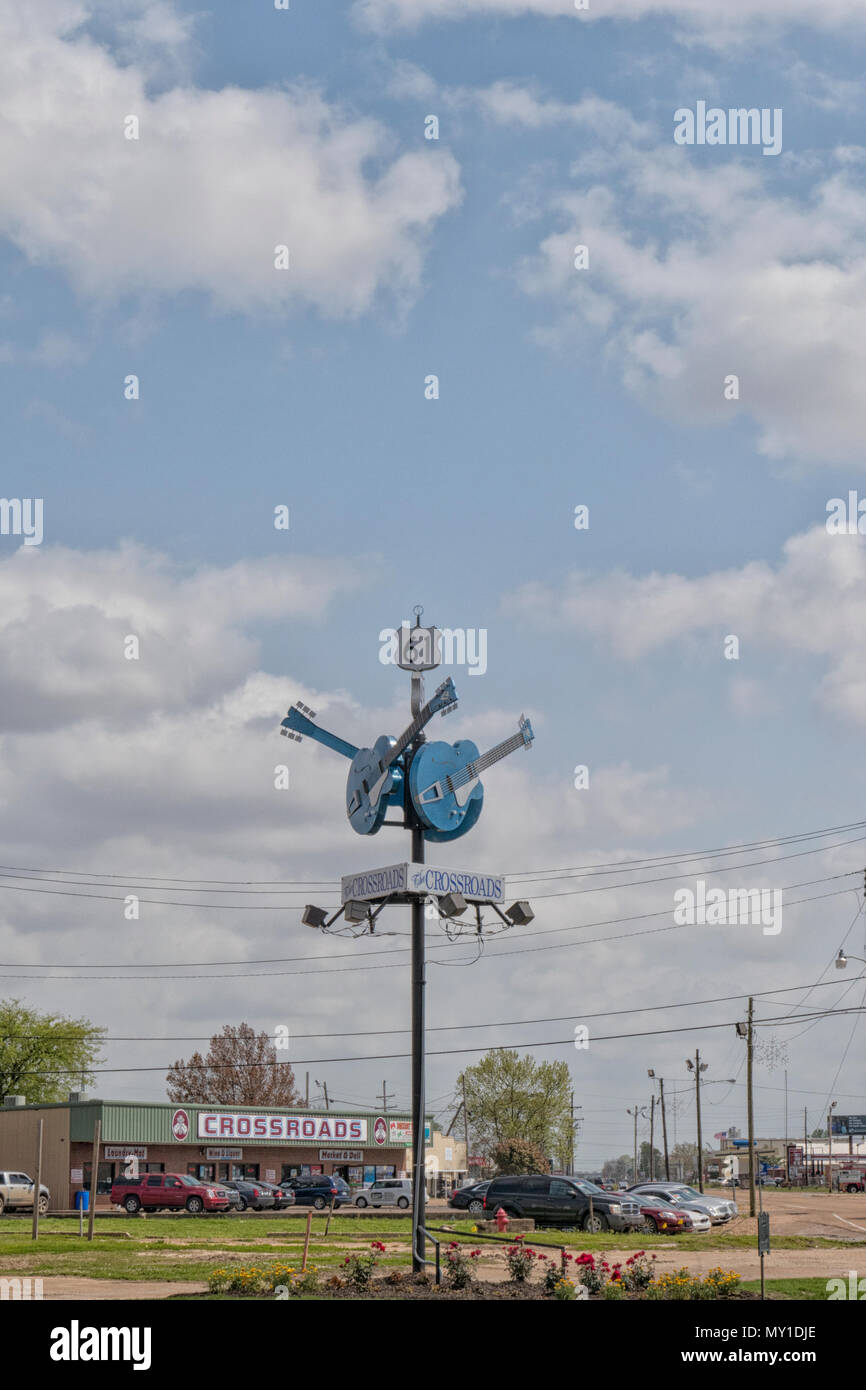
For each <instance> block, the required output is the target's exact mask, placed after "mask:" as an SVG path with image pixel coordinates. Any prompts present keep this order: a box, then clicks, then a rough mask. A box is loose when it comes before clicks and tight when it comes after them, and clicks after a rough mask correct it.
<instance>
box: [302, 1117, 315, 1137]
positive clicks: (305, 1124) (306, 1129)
mask: <svg viewBox="0 0 866 1390" xmlns="http://www.w3.org/2000/svg"><path fill="white" fill-rule="evenodd" d="M301 1133H302V1134H303V1136H304V1138H305V1139H313V1138H315V1134H316V1122H315V1120H302V1121H301Z"/></svg>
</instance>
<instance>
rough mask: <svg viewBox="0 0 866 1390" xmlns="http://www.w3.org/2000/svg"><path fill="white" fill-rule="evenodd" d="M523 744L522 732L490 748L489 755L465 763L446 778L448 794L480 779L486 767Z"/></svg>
mask: <svg viewBox="0 0 866 1390" xmlns="http://www.w3.org/2000/svg"><path fill="white" fill-rule="evenodd" d="M525 742H526V739H525V738H524V736H523V733H522V731H521V732H520V733H517V734H512V735H511V738H507V739H505V740H504V741H503V742H502V743H498V744H497V745H496V747H495V748H491V749H490V751H489V753H483V754H482V755H481V757H480V758H474V759H473V760H472V762H471V763H467V764H466V766H465V767H464V768H463V769H462V771H461V772H455V773H454V776H453V777H446V778H445V787H446V789H447V790H448V791H449V792H454V791H456V790H457V788H458V787H465V786H466V783H467V782H472V781H474V779H475V778H476V777H480V776H481V774H482V772H486V770H487V768H488V767H492V766H493V764H494V763H498V762H499V761H500V760H501V759H502V758H507V757H508V754H509V753H513V752H514V750H515V748H520V747H521V745H522V744H524V743H525Z"/></svg>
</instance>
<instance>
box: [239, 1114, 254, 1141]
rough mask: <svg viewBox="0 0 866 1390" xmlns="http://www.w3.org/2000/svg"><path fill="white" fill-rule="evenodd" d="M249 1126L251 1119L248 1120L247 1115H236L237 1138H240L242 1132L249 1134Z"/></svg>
mask: <svg viewBox="0 0 866 1390" xmlns="http://www.w3.org/2000/svg"><path fill="white" fill-rule="evenodd" d="M250 1128H251V1121H250V1117H249V1115H238V1128H237V1135H238V1138H239V1139H240V1137H241V1135H243V1134H249V1132H250Z"/></svg>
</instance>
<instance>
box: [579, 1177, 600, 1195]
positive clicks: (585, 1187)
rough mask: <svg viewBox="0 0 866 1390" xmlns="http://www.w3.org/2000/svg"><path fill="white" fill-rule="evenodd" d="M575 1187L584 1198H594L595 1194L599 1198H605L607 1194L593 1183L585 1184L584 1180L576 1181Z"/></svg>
mask: <svg viewBox="0 0 866 1390" xmlns="http://www.w3.org/2000/svg"><path fill="white" fill-rule="evenodd" d="M577 1186H578V1187H579V1188H580V1190H581V1192H582V1193H583V1195H584V1197H595V1196H596V1194H597V1195H598V1196H599V1197H606V1196H607V1193H606V1192H605V1191H604V1190H603V1189H602V1188H600V1187H597V1186H596V1184H595V1183H594V1182H587V1180H586V1178H581V1179H580V1180H579V1181H578V1183H577Z"/></svg>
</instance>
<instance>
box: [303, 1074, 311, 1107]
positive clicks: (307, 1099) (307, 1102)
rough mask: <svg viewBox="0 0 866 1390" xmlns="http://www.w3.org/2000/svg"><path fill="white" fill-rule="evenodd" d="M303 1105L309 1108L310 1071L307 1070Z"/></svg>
mask: <svg viewBox="0 0 866 1390" xmlns="http://www.w3.org/2000/svg"><path fill="white" fill-rule="evenodd" d="M304 1105H305V1106H306V1107H307V1109H308V1110H309V1108H310V1073H309V1072H307V1089H306V1099H305V1100H304Z"/></svg>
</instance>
